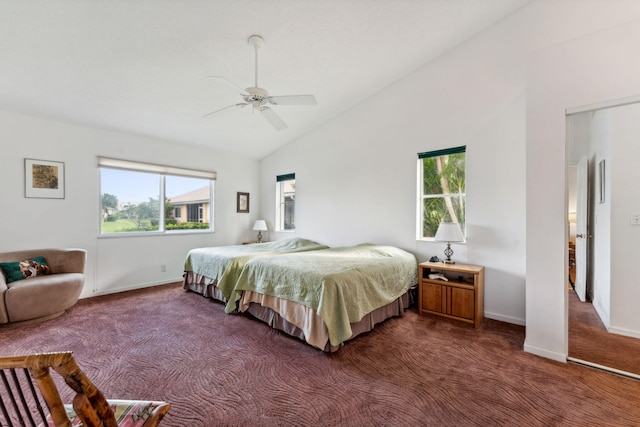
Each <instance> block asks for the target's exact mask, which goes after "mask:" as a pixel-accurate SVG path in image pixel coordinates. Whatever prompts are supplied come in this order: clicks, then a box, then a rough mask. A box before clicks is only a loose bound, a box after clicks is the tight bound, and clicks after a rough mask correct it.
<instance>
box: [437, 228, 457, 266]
mask: <svg viewBox="0 0 640 427" xmlns="http://www.w3.org/2000/svg"><path fill="white" fill-rule="evenodd" d="M433 240H435V241H436V242H447V248H446V249H445V250H444V254H445V255H446V257H447V259H445V260H444V261H443V262H444V263H445V264H455V261H452V260H451V255H453V249H451V242H464V235H463V234H462V230H460V224H458V223H457V222H441V223H440V225H439V226H438V231H436V236H435V237H434V238H433Z"/></svg>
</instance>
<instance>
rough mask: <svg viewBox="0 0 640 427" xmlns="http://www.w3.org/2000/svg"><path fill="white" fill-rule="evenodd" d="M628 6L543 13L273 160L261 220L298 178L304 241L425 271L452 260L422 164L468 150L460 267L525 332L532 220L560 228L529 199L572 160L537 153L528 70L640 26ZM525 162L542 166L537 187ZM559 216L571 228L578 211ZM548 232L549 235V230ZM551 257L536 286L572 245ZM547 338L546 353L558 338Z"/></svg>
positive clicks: (560, 153) (554, 7)
mask: <svg viewBox="0 0 640 427" xmlns="http://www.w3.org/2000/svg"><path fill="white" fill-rule="evenodd" d="M616 4H617V5H618V6H620V8H615V7H614V8H612V7H611V3H610V2H603V1H591V0H580V1H575V0H564V1H553V2H550V1H537V2H534V3H532V4H531V5H530V6H528V7H525V8H524V9H522V10H520V11H518V12H516V13H515V14H513V15H512V16H510V17H508V18H507V19H505V20H503V21H502V22H500V23H498V24H497V25H495V26H493V27H491V28H490V29H488V30H487V31H484V32H482V33H480V34H478V35H477V36H476V37H473V38H472V39H470V40H468V41H467V42H465V43H463V44H461V45H460V46H459V47H458V48H456V49H454V50H453V51H451V52H448V53H446V54H445V55H443V56H442V57H440V58H438V59H437V60H435V61H433V62H431V63H429V64H427V65H425V66H424V67H422V68H420V69H418V70H416V71H415V72H413V73H411V74H410V75H408V76H407V77H406V78H404V79H403V80H401V81H398V82H396V83H395V84H393V85H391V86H389V87H387V88H384V89H383V90H382V91H381V92H379V93H377V94H375V95H374V96H372V97H371V98H369V99H367V100H366V101H364V102H363V103H361V104H359V105H357V106H356V107H355V108H353V109H352V110H350V111H348V112H346V113H344V114H342V115H340V116H338V117H337V118H335V119H334V120H332V121H331V122H329V123H327V124H325V125H324V126H321V127H319V128H317V129H316V130H314V131H313V132H311V133H309V134H308V135H306V136H304V137H302V138H300V139H299V140H298V141H296V142H295V143H294V144H290V145H288V146H286V147H284V148H283V149H281V150H279V151H278V152H276V153H274V154H273V155H271V156H269V157H267V158H266V159H264V160H263V162H262V165H261V166H262V167H261V186H262V187H261V194H262V201H261V216H263V217H265V218H266V219H268V220H269V222H270V223H271V224H272V223H273V220H274V214H275V205H274V203H275V176H276V175H278V174H282V173H288V172H295V173H296V188H297V194H296V227H297V234H298V235H300V236H304V237H309V238H314V239H317V240H319V241H321V242H323V243H326V244H329V245H349V244H353V243H358V242H362V241H372V242H378V243H390V244H394V245H397V246H399V247H402V248H404V249H407V250H409V251H411V252H413V253H414V254H416V256H417V257H418V260H419V261H424V260H426V259H428V258H429V257H431V256H432V255H434V254H436V255H441V254H442V250H443V246H442V245H441V244H435V243H428V242H417V241H416V239H415V228H416V226H415V223H416V196H417V195H416V154H417V153H418V152H422V151H429V150H434V149H439V148H446V147H453V146H458V145H466V146H467V164H468V166H467V217H466V220H467V232H468V235H467V243H466V244H464V245H460V244H459V245H453V249H454V251H455V254H454V259H455V260H457V261H458V262H469V263H476V264H481V265H484V266H485V267H486V278H485V279H486V280H485V283H486V290H485V316H486V317H489V318H494V319H498V320H504V321H508V322H513V323H518V324H524V322H525V311H526V312H527V316H526V317H527V319H528V317H529V316H528V308H527V310H525V276H526V272H527V271H528V269H529V266H528V265H527V264H526V263H525V260H526V258H525V242H526V239H527V236H528V234H530V233H537V234H540V229H538V227H537V226H536V227H535V228H527V227H526V226H525V218H526V217H527V215H532V216H539V217H543V218H553V213H551V214H552V215H551V216H547V211H546V209H545V208H544V206H543V205H541V206H540V208H538V207H537V206H535V205H534V206H532V207H531V208H530V210H529V212H527V211H526V209H525V194H526V193H527V192H528V191H530V189H531V190H532V191H537V192H539V194H535V198H536V199H537V198H538V197H541V198H544V197H546V196H547V194H548V191H547V188H546V187H540V186H539V185H531V184H530V182H529V181H535V180H540V181H542V182H546V181H547V180H546V178H545V177H544V175H545V174H547V171H548V170H549V169H553V168H559V169H562V170H564V159H565V156H564V145H561V146H556V147H552V148H551V149H550V150H548V151H546V150H542V151H540V150H538V149H535V150H534V151H533V152H532V153H529V152H526V153H525V147H526V144H525V140H526V124H525V118H526V116H527V115H526V105H527V100H526V98H527V84H528V76H527V61H528V59H529V57H530V55H531V53H532V52H533V51H535V50H538V49H542V48H545V47H548V46H553V45H555V44H557V43H560V42H563V41H565V40H570V39H573V38H575V37H577V36H580V35H583V34H588V33H590V32H593V31H596V30H599V29H601V28H607V27H609V26H611V25H615V24H617V23H619V22H624V21H626V20H628V19H630V16H632V15H633V14H635V16H640V4H639V3H638V2H632V1H618V2H616ZM540 90H543V91H546V89H545V88H544V87H542V88H541V89H540ZM560 113H561V114H562V115H563V114H564V112H563V110H562V109H561V110H560ZM563 127H564V126H563V125H562V128H563ZM525 155H527V156H528V155H530V156H532V157H534V158H536V159H535V160H534V161H535V162H536V168H535V169H534V170H531V171H530V174H529V178H528V180H527V175H525V170H526V166H527V163H526V161H525ZM549 157H551V158H553V161H551V162H549V163H547V158H549ZM542 163H545V164H544V166H543V165H542ZM541 175H542V176H541ZM563 183H564V176H562V177H561V178H560V179H558V180H557V181H556V182H555V183H554V184H553V185H554V186H555V188H554V191H560V194H561V196H562V200H564V184H563ZM557 209H558V211H559V212H561V217H558V218H560V221H561V222H560V224H559V226H561V227H564V225H565V224H566V212H567V210H566V205H564V204H563V203H561V205H560V206H559V207H558V208H557ZM544 221H546V220H544ZM544 221H543V222H544ZM542 230H543V233H542V235H547V232H546V230H547V228H546V226H543V227H542ZM561 233H562V231H561ZM272 237H273V238H278V237H280V236H279V235H278V233H272ZM559 237H560V238H561V239H562V238H563V235H559ZM543 246H545V247H544V248H537V247H536V248H535V251H536V253H535V256H536V257H537V259H538V260H539V262H537V265H536V267H535V268H536V269H537V270H538V271H537V272H536V277H535V281H538V280H540V281H541V280H543V278H546V277H547V272H546V266H545V265H542V264H545V263H547V262H549V260H550V259H552V258H553V257H554V256H556V258H555V259H557V260H560V262H561V260H562V259H563V258H564V256H565V254H566V250H565V249H564V248H566V246H564V247H563V248H560V247H558V253H557V254H555V255H554V254H553V253H550V252H549V250H548V248H547V247H546V245H543ZM560 251H562V252H560ZM558 271H559V272H563V271H564V270H562V265H561V266H560V268H559V270H558ZM563 289H564V288H563ZM532 298H539V299H540V301H543V302H545V303H546V302H549V305H548V307H549V308H550V309H551V310H560V311H561V312H564V311H563V304H564V299H563V297H562V295H558V294H557V293H556V294H554V293H547V292H545V291H543V290H542V288H540V292H533V293H532ZM527 304H528V300H527ZM537 315H538V314H536V316H537ZM532 322H533V323H532V324H533V325H534V326H533V328H534V329H533V330H532V332H531V334H532V336H536V334H537V333H538V332H536V326H535V324H536V322H535V321H532ZM527 329H529V328H527ZM540 333H542V334H543V335H545V337H544V339H543V340H542V341H543V346H546V331H541V332H540ZM565 333H566V331H565V330H563V323H560V324H558V329H557V331H554V332H553V333H552V334H557V335H558V336H557V339H559V340H560V341H561V342H563V337H564V335H565ZM528 334H529V332H528ZM534 342H536V343H537V340H534Z"/></svg>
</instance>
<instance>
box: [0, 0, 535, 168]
mask: <svg viewBox="0 0 640 427" xmlns="http://www.w3.org/2000/svg"><path fill="white" fill-rule="evenodd" d="M528 2H529V0H315V1H312V0H228V1H224V0H210V1H204V0H199V1H197V0H128V1H127V0H27V1H25V0H1V1H0V108H2V109H6V110H11V111H17V112H22V113H27V114H33V115H37V116H43V117H50V118H54V119H59V120H64V121H71V122H74V123H81V124H87V125H90V126H96V127H99V128H104V129H111V130H118V131H124V132H128V133H134V134H138V135H145V136H151V137H157V138H162V139H166V140H173V141H178V142H181V143H189V144H197V145H204V146H208V147H212V148H215V149H219V150H223V151H227V152H232V153H235V154H238V155H242V156H245V157H249V158H255V159H261V158H263V157H264V156H266V155H268V154H269V153H271V152H273V151H274V150H276V149H277V148H279V147H281V146H283V145H285V144H287V143H288V142H291V141H292V140H294V139H296V138H298V137H299V136H301V135H303V134H305V133H306V132H309V131H310V130H312V129H313V128H315V127H317V126H319V125H320V124H322V123H324V122H326V121H327V120H329V119H331V118H332V117H335V116H336V115H338V114H340V113H342V112H343V111H345V110H347V109H349V108H352V107H354V106H355V105H356V104H358V103H359V102H361V101H362V100H363V99H365V98H367V97H369V96H371V95H372V94H374V93H376V92H378V91H379V90H381V89H382V88H384V87H385V86H388V85H389V84H391V83H393V82H394V81H396V80H398V79H400V78H402V77H404V76H405V75H407V74H409V73H410V72H411V71H413V70H415V69H416V68H418V67H419V66H421V65H422V64H425V63H427V62H429V61H430V60H432V59H433V58H435V57H437V56H438V55H440V54H442V53H443V52H445V51H447V50H449V49H451V48H452V47H454V46H456V45H457V44H459V43H460V42H462V41H464V40H465V39H467V38H469V37H471V36H472V35H474V34H476V33H477V32H479V31H481V30H482V29H484V28H486V27H488V26H490V25H491V24H493V23H495V22H496V21H498V20H500V19H501V18H503V17H504V16H506V15H508V14H510V13H512V12H513V11H515V10H516V9H518V8H520V7H521V6H523V5H524V4H526V3H528ZM252 34H259V35H261V36H262V37H263V38H264V40H265V46H264V47H263V48H262V49H261V50H260V53H259V82H258V83H259V86H260V87H263V88H265V89H267V90H268V91H269V92H270V94H271V95H292V94H314V95H315V97H316V99H317V101H318V105H317V106H274V107H273V109H274V110H275V111H276V112H277V113H278V115H280V117H281V118H282V119H283V120H284V121H285V122H287V124H288V125H289V128H288V129H285V130H283V131H280V132H278V131H275V130H274V129H273V128H272V127H271V126H270V125H269V124H268V122H266V120H265V119H264V118H263V117H261V115H260V114H252V112H251V110H250V109H249V108H243V109H235V110H229V111H227V112H225V113H224V114H222V115H218V116H214V117H207V118H202V115H203V114H205V113H208V112H211V111H213V110H216V109H218V108H222V107H225V106H227V105H231V104H235V103H238V102H242V99H241V97H240V96H239V95H238V93H237V91H236V90H235V89H234V88H233V87H232V86H230V85H226V84H223V83H221V82H220V81H217V80H215V79H210V78H208V77H207V76H209V75H222V76H225V77H227V78H229V79H230V80H232V81H233V82H235V83H237V84H238V85H240V86H241V87H249V86H253V83H254V52H253V48H252V47H250V46H249V45H248V43H247V39H248V37H249V36H250V35H252Z"/></svg>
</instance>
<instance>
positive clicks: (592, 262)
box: [583, 109, 612, 327]
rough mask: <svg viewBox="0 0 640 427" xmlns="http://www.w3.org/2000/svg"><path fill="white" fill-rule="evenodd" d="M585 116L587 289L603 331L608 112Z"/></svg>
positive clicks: (606, 318) (607, 273) (606, 316)
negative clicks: (602, 173) (602, 188)
mask: <svg viewBox="0 0 640 427" xmlns="http://www.w3.org/2000/svg"><path fill="white" fill-rule="evenodd" d="M583 114H586V115H587V116H589V136H590V138H589V154H588V159H589V176H590V177H591V178H590V179H589V181H590V185H589V187H590V188H589V227H588V233H589V235H590V236H591V238H590V239H591V240H590V242H589V244H590V245H592V249H591V250H590V251H589V255H590V257H589V260H588V266H589V267H588V272H587V277H589V278H590V279H589V281H590V283H588V284H587V286H588V287H589V289H592V290H593V293H592V295H593V307H594V308H595V309H596V311H597V312H598V314H599V316H600V319H602V322H603V323H604V325H605V327H609V325H610V323H611V320H610V319H611V303H610V300H611V298H610V295H611V245H612V241H611V206H612V198H611V178H610V172H611V131H612V126H611V110H610V109H604V110H599V111H594V112H586V113H583ZM601 160H604V162H605V179H604V183H605V191H604V192H605V195H604V201H603V202H602V203H601V202H600V189H599V186H600V172H599V170H598V169H599V164H600V161H601Z"/></svg>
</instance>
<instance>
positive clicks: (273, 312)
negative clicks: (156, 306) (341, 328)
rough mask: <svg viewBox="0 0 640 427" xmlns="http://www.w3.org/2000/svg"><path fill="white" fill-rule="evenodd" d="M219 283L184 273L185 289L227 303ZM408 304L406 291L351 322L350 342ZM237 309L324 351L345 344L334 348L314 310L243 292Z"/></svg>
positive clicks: (190, 272) (399, 313)
mask: <svg viewBox="0 0 640 427" xmlns="http://www.w3.org/2000/svg"><path fill="white" fill-rule="evenodd" d="M217 283H218V281H217V280H216V279H211V278H209V277H206V276H203V275H201V274H196V273H194V272H192V271H187V272H185V274H184V278H183V286H182V287H183V288H184V289H186V290H189V291H192V292H196V293H198V294H200V295H202V296H205V297H207V298H212V299H214V300H217V301H221V302H226V301H227V300H226V298H225V297H224V295H223V294H222V292H221V291H220V289H218V287H217V286H216V284H217ZM409 305H410V296H409V292H407V293H405V294H404V295H402V296H400V297H399V298H398V299H396V300H395V301H392V302H391V303H389V304H387V305H385V306H383V307H380V308H378V309H376V310H374V311H372V312H371V313H368V314H366V315H365V316H364V317H363V318H362V319H361V320H360V321H359V322H355V323H351V331H352V335H351V337H350V338H349V340H350V339H353V338H355V337H356V336H358V335H360V334H363V333H365V332H369V331H370V330H372V329H373V328H374V326H375V325H377V324H378V323H381V322H383V321H385V320H387V319H389V318H391V317H396V316H400V315H402V313H404V311H405V310H406V309H407V308H408V307H409ZM238 310H239V311H241V312H245V313H249V314H250V315H252V316H253V317H255V318H257V319H259V320H261V321H263V322H265V323H266V324H267V325H269V326H271V327H272V328H274V329H278V330H280V331H283V332H285V333H286V334H288V335H291V336H293V337H296V338H299V339H301V340H303V341H306V342H307V343H308V344H310V345H312V346H313V347H316V348H318V349H320V350H322V351H325V352H334V351H337V350H338V349H340V348H341V347H342V346H343V345H344V342H343V343H340V344H338V345H335V346H332V345H331V343H330V342H329V331H328V329H327V326H326V324H325V323H324V320H322V318H321V317H320V316H319V315H318V314H317V313H316V311H315V310H313V309H312V308H309V307H307V306H304V305H302V304H299V303H297V302H293V301H287V300H283V299H280V298H277V297H272V296H269V295H263V294H259V293H257V292H252V291H243V292H242V297H241V299H240V302H239V308H238ZM347 341H348V340H347Z"/></svg>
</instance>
